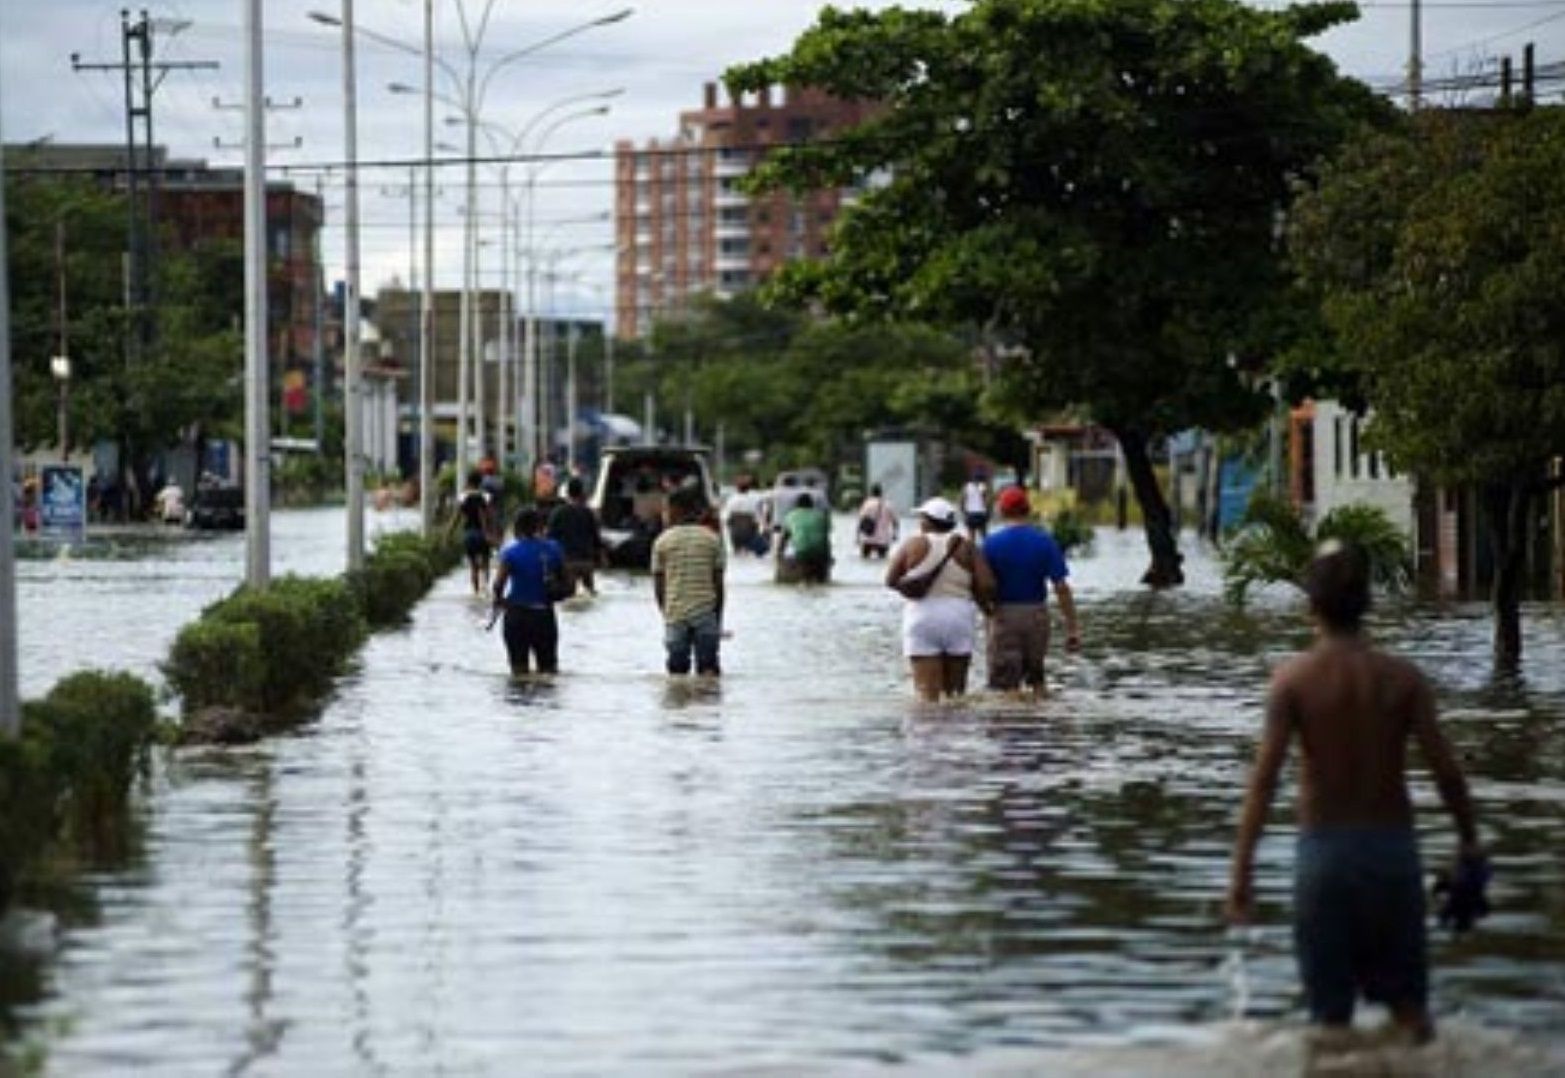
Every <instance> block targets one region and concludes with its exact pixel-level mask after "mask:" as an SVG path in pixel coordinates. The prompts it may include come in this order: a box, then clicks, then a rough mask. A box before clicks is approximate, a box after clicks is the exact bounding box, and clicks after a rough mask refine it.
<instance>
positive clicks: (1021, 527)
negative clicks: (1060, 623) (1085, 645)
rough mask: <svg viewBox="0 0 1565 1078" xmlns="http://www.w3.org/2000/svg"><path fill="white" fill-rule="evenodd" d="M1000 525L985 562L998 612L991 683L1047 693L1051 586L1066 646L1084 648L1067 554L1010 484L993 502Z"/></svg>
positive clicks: (992, 632) (992, 633)
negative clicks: (1045, 672)
mask: <svg viewBox="0 0 1565 1078" xmlns="http://www.w3.org/2000/svg"><path fill="white" fill-rule="evenodd" d="M995 508H997V509H998V510H999V511H1000V522H1001V525H1002V527H1000V528H999V529H998V530H996V531H995V532H993V533H991V534H990V535H989V537H988V538H987V539H985V540H984V547H983V550H984V560H985V561H987V562H988V563H989V567H990V569H992V570H993V571H994V579H995V585H996V589H995V611H994V614H993V615H991V617H990V618H989V687H990V688H991V689H1000V690H1003V691H1007V692H1009V691H1012V690H1015V689H1019V688H1021V687H1022V686H1023V685H1027V686H1028V687H1030V688H1031V689H1032V690H1033V691H1034V692H1037V693H1041V692H1043V688H1044V685H1043V659H1044V655H1045V654H1046V653H1047V652H1048V650H1049V607H1048V598H1049V585H1050V584H1053V585H1054V594H1055V596H1056V597H1058V598H1059V600H1060V613H1061V614H1063V615H1064V616H1065V647H1066V648H1067V649H1068V650H1070V651H1075V650H1076V649H1078V648H1079V647H1081V635H1080V631H1079V629H1078V627H1077V624H1076V600H1075V597H1074V596H1073V595H1072V594H1071V586H1070V583H1069V581H1068V580H1067V579H1066V577H1068V576H1069V575H1070V574H1069V570H1067V569H1066V568H1065V555H1063V554H1062V553H1060V548H1059V544H1057V543H1056V542H1055V541H1054V537H1053V536H1052V535H1050V534H1049V533H1048V532H1047V531H1045V530H1044V529H1043V528H1041V527H1039V526H1037V525H1034V524H1029V523H1027V517H1028V514H1029V513H1030V512H1031V511H1032V506H1031V505H1030V504H1029V503H1028V500H1027V492H1026V491H1025V490H1023V489H1022V488H1021V487H1006V488H1005V490H1003V491H1001V492H1000V497H999V498H998V499H997V500H996V502H995Z"/></svg>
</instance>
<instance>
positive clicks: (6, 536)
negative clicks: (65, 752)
mask: <svg viewBox="0 0 1565 1078" xmlns="http://www.w3.org/2000/svg"><path fill="white" fill-rule="evenodd" d="M3 145H4V140H0V147H3ZM0 153H3V149H0ZM0 175H4V165H3V162H0ZM9 255H10V246H9V244H7V242H6V236H5V184H4V183H0V483H3V484H4V489H5V492H6V493H5V497H6V502H7V505H6V510H5V518H4V519H3V520H0V736H4V737H8V738H11V737H15V736H16V735H17V732H18V731H19V730H20V729H21V726H22V705H21V700H20V698H19V697H18V695H17V670H16V537H15V535H14V534H13V533H12V531H11V507H10V504H9V503H10V499H11V449H12V446H13V445H14V444H15V437H14V435H15V431H14V430H13V428H12V423H11V287H10V282H9V281H7V280H6V266H7V263H9V262H10V257H9Z"/></svg>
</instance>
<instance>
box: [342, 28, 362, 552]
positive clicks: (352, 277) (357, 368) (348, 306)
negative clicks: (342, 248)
mask: <svg viewBox="0 0 1565 1078" xmlns="http://www.w3.org/2000/svg"><path fill="white" fill-rule="evenodd" d="M353 44H354V42H353V0H342V93H343V133H344V134H343V137H344V144H345V150H346V154H347V156H346V164H347V170H346V171H347V181H348V184H347V187H348V189H347V224H348V228H347V241H348V252H347V260H346V261H347V265H346V271H347V272H346V276H347V285H346V287H345V288H344V289H343V304H342V307H343V311H342V325H343V375H344V378H345V379H346V382H347V385H346V386H345V387H344V392H343V402H344V405H343V408H344V411H343V418H344V424H343V427H344V432H343V433H344V441H345V442H346V443H347V444H346V445H345V446H344V447H343V456H344V457H345V458H347V466H348V475H347V488H348V489H347V495H348V569H349V571H350V572H351V571H353V570H356V569H359V568H362V567H363V565H364V372H363V370H362V367H361V360H360V356H359V164H358V155H359V120H358V116H359V110H358V80H357V78H356V77H355V75H354V65H353Z"/></svg>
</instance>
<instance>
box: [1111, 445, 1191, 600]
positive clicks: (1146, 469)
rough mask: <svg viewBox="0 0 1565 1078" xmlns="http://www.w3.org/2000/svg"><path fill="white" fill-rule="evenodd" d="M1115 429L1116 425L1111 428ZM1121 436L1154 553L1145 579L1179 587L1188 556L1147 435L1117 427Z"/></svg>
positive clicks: (1162, 585) (1124, 453)
mask: <svg viewBox="0 0 1565 1078" xmlns="http://www.w3.org/2000/svg"><path fill="white" fill-rule="evenodd" d="M1111 429H1112V428H1111ZM1113 434H1114V437H1116V438H1118V439H1119V447H1120V452H1121V453H1122V454H1123V455H1124V458H1125V472H1126V474H1127V475H1128V476H1129V477H1130V486H1131V489H1133V490H1134V491H1135V492H1136V504H1137V505H1139V506H1140V507H1141V519H1142V521H1143V523H1144V526H1145V528H1146V533H1147V549H1148V550H1149V551H1150V552H1151V554H1152V564H1151V565H1150V566H1149V567H1148V568H1147V571H1146V573H1145V575H1143V576H1142V578H1141V582H1142V583H1143V584H1149V585H1151V586H1152V587H1154V588H1171V587H1177V586H1178V585H1180V584H1183V583H1184V582H1185V573H1184V570H1183V569H1181V568H1180V565H1181V564H1182V563H1183V562H1184V560H1185V557H1184V555H1183V554H1181V553H1179V537H1178V535H1176V534H1175V532H1174V518H1173V514H1171V513H1170V512H1169V511H1168V502H1167V501H1165V500H1164V498H1163V491H1162V488H1160V487H1159V486H1158V485H1157V475H1156V474H1155V473H1154V472H1153V471H1152V457H1151V455H1150V453H1149V452H1148V450H1147V438H1146V435H1145V434H1143V433H1141V432H1140V431H1134V430H1118V429H1113Z"/></svg>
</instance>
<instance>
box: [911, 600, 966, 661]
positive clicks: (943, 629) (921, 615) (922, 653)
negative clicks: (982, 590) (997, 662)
mask: <svg viewBox="0 0 1565 1078" xmlns="http://www.w3.org/2000/svg"><path fill="white" fill-rule="evenodd" d="M977 612H978V607H977V605H976V604H975V603H974V602H973V601H972V600H971V599H959V598H957V597H956V596H953V595H931V596H929V597H928V598H927V599H919V600H916V601H910V602H908V603H907V604H906V605H905V606H904V607H903V609H902V654H903V655H905V656H906V657H907V658H909V659H927V658H933V657H934V656H937V655H971V654H972V653H973V640H974V637H975V629H974V624H973V623H974V619H975V616H976V614H977Z"/></svg>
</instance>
